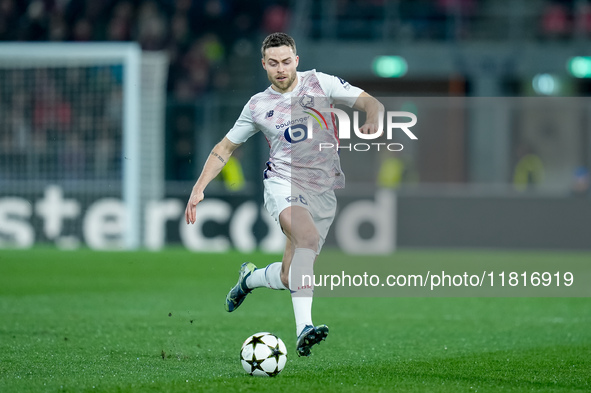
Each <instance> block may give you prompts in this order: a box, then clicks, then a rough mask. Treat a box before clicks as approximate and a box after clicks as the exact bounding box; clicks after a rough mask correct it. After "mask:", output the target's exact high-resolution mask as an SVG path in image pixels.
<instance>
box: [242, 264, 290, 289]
mask: <svg viewBox="0 0 591 393" xmlns="http://www.w3.org/2000/svg"><path fill="white" fill-rule="evenodd" d="M281 265H282V263H281V262H275V263H271V264H270V265H268V266H267V267H266V268H264V269H256V270H255V271H254V272H252V273H251V274H250V276H248V278H247V279H246V286H247V287H249V288H250V289H254V288H261V287H267V288H271V289H287V288H286V287H285V285H283V282H281Z"/></svg>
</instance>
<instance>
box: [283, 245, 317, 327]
mask: <svg viewBox="0 0 591 393" xmlns="http://www.w3.org/2000/svg"><path fill="white" fill-rule="evenodd" d="M315 259H316V252H315V251H313V250H310V249H308V248H296V249H295V251H294V253H293V259H292V260H291V266H290V268H289V289H290V291H291V302H292V304H293V313H294V315H295V322H296V335H297V336H299V335H300V333H301V332H302V330H304V327H306V325H312V326H313V325H314V324H313V323H312V298H313V296H314V260H315Z"/></svg>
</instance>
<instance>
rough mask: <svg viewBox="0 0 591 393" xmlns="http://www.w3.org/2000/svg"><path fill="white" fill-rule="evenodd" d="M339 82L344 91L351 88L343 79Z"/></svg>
mask: <svg viewBox="0 0 591 393" xmlns="http://www.w3.org/2000/svg"><path fill="white" fill-rule="evenodd" d="M337 78H339V77H338V76H337ZM339 81H340V82H341V85H343V87H344V88H345V90H349V89H350V88H351V85H350V84H349V82H347V81H346V80H344V79H343V78H339Z"/></svg>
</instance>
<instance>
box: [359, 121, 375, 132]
mask: <svg viewBox="0 0 591 393" xmlns="http://www.w3.org/2000/svg"><path fill="white" fill-rule="evenodd" d="M378 129H379V125H378V124H376V123H365V124H364V125H362V126H361V127H359V132H361V133H362V134H375V133H376V132H378Z"/></svg>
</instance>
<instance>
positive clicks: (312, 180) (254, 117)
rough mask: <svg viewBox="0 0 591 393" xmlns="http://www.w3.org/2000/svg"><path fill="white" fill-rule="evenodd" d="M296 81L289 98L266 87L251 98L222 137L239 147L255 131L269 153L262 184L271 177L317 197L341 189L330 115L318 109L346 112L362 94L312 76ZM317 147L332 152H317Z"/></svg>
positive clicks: (339, 82) (310, 73)
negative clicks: (260, 134) (335, 106)
mask: <svg viewBox="0 0 591 393" xmlns="http://www.w3.org/2000/svg"><path fill="white" fill-rule="evenodd" d="M297 78H298V84H297V85H296V87H295V89H294V90H293V91H291V92H288V93H285V94H281V93H279V92H277V91H275V90H273V89H272V87H271V86H269V87H268V88H267V89H266V90H265V91H263V92H261V93H258V94H256V95H254V96H252V97H251V99H250V100H249V101H248V103H247V104H246V105H245V106H244V109H243V110H242V113H241V114H240V117H239V118H238V120H237V121H236V123H235V124H234V127H232V129H231V130H230V131H229V132H228V134H227V135H226V137H227V138H228V139H229V140H230V141H231V142H233V143H236V144H241V143H244V142H246V140H247V139H248V138H250V137H251V136H252V135H254V134H255V133H257V132H258V131H262V132H263V134H265V137H266V138H267V142H268V143H269V148H270V157H269V161H267V164H266V165H267V169H266V170H265V172H264V176H265V178H270V177H275V176H277V177H280V178H283V179H285V180H287V181H290V182H291V184H293V185H295V186H297V187H299V188H301V189H303V190H306V191H312V192H317V193H322V192H325V191H328V190H331V189H335V188H343V187H344V186H345V176H344V174H343V173H342V171H341V165H340V161H339V156H338V151H337V149H336V147H337V146H338V144H339V141H338V137H337V127H336V122H335V118H334V114H333V113H322V112H320V111H319V109H321V108H328V107H332V106H333V104H334V103H337V104H344V105H347V106H349V107H352V106H353V105H354V104H355V101H356V100H357V98H358V97H359V95H360V94H361V93H362V92H363V90H361V89H359V88H357V87H355V86H351V85H350V84H349V83H348V82H346V81H344V80H343V79H341V78H337V77H335V76H332V75H327V74H324V73H321V72H316V70H311V71H305V72H298V73H297ZM309 119H311V121H309ZM310 124H312V130H309V129H308V126H309V125H310ZM310 132H313V135H312V137H311V138H308V135H309V133H310ZM320 143H331V144H332V145H333V146H335V148H334V149H324V148H323V149H322V150H320V149H319V144H320ZM323 146H328V145H323Z"/></svg>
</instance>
